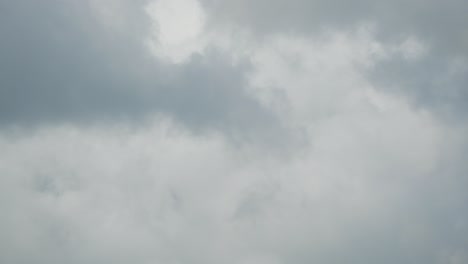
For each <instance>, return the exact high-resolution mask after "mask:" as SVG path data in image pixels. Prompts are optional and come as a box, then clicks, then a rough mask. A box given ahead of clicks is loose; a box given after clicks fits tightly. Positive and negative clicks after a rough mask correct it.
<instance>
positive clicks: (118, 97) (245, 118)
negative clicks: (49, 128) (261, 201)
mask: <svg viewBox="0 0 468 264" xmlns="http://www.w3.org/2000/svg"><path fill="white" fill-rule="evenodd" d="M101 2H102V1H101ZM91 3H92V1H91V2H80V3H77V2H72V1H51V0H50V1H42V2H40V3H39V2H34V1H21V2H12V1H3V2H2V3H1V8H0V9H1V11H0V12H2V15H1V18H0V19H1V26H0V34H1V36H2V44H1V46H0V57H1V60H0V61H1V62H0V72H1V73H0V75H1V76H0V80H1V84H0V85H1V88H0V98H1V99H0V123H1V124H2V125H12V124H13V125H15V124H20V125H24V124H26V125H29V124H33V125H42V124H47V123H51V122H52V123H57V122H68V123H69V122H77V123H83V122H85V123H86V122H107V121H116V120H126V121H131V120H133V121H135V120H141V119H144V118H145V117H148V116H151V115H152V114H155V113H163V114H165V115H169V116H172V117H174V118H175V119H176V120H179V121H181V123H182V124H184V125H186V126H187V127H189V128H190V129H193V130H194V131H203V130H220V131H223V132H226V134H229V135H231V136H233V137H236V138H237V139H238V140H242V138H243V137H244V136H246V137H247V138H248V137H251V136H253V134H252V133H257V132H252V131H254V130H257V129H261V130H264V131H263V132H262V133H266V134H268V132H267V131H273V130H275V129H277V128H280V126H281V125H279V123H278V120H276V118H275V117H274V116H273V114H272V113H270V112H269V111H268V110H267V109H266V108H264V107H262V106H261V105H260V104H259V103H258V102H257V101H256V99H254V98H253V97H252V96H250V95H248V94H247V92H246V90H245V87H246V86H247V84H246V82H245V76H244V75H245V72H246V67H248V65H247V64H245V65H244V66H243V65H239V66H233V65H232V63H231V61H230V60H229V58H228V57H227V56H224V55H223V54H222V53H221V52H218V51H216V50H215V49H212V51H210V52H207V54H205V55H201V54H200V55H193V57H192V58H191V59H190V61H189V62H188V63H186V64H181V65H172V64H168V63H164V62H160V61H158V60H157V59H156V58H155V57H154V56H152V55H151V54H150V53H149V51H148V49H147V48H146V47H145V46H144V41H145V39H146V38H148V35H149V27H150V21H149V17H148V15H147V14H146V13H145V12H144V5H143V2H142V1H137V2H131V3H130V2H129V1H124V2H122V3H121V4H124V6H123V9H124V13H122V14H120V13H118V14H117V15H120V16H123V18H121V20H122V21H120V22H119V23H120V24H118V25H117V26H116V28H112V24H111V25H108V24H109V23H111V22H112V21H111V22H109V23H107V24H106V23H105V22H106V21H104V22H103V21H101V20H100V16H99V14H96V12H97V11H96V10H95V7H94V6H92V5H91ZM116 3H120V2H116ZM109 8H110V7H109ZM265 127H270V128H269V129H266V130H265V129H264V128H265ZM274 127H276V128H274ZM272 128H274V129H272ZM249 131H250V132H249ZM242 134H244V135H242ZM249 134H250V135H249Z"/></svg>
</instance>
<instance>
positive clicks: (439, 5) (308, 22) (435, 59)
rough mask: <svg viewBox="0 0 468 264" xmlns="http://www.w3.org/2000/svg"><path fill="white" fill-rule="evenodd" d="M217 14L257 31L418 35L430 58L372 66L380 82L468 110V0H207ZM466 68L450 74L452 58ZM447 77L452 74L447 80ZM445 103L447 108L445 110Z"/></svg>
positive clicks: (452, 111)
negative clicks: (363, 28) (369, 28)
mask: <svg viewBox="0 0 468 264" xmlns="http://www.w3.org/2000/svg"><path fill="white" fill-rule="evenodd" d="M203 2H204V3H205V5H206V6H207V8H208V9H210V10H213V11H212V12H211V14H212V19H213V20H214V21H216V22H218V23H221V24H223V25H227V26H229V25H241V26H243V27H245V28H248V29H250V30H252V31H253V32H255V33H256V34H257V35H259V36H262V35H269V34H276V33H279V34H280V33H282V32H289V33H294V34H297V35H312V36H314V37H317V36H320V35H321V34H326V33H327V32H329V31H353V30H355V29H356V27H359V26H360V25H363V24H366V23H371V24H374V25H375V26H376V35H375V36H376V37H377V40H379V41H380V42H382V43H384V44H386V45H387V44H388V45H393V44H395V43H398V42H401V41H403V40H404V39H405V38H407V37H417V38H419V39H421V40H422V42H424V43H425V44H427V45H428V46H429V47H430V52H429V53H428V54H427V58H425V59H424V60H420V61H418V62H409V61H406V60H403V59H399V58H395V57H394V56H391V57H390V58H389V59H388V60H384V61H382V63H378V64H377V65H376V69H374V70H371V71H370V72H367V73H366V74H368V75H369V76H370V78H371V80H374V81H375V84H376V86H378V87H380V88H382V89H384V90H388V91H390V92H396V91H397V92H398V93H399V94H401V95H403V96H406V97H409V98H410V99H411V100H414V102H415V103H416V104H417V105H418V106H420V107H424V108H427V109H430V110H435V111H436V112H438V113H440V112H443V115H445V116H446V117H448V118H453V117H457V118H459V117H462V116H465V115H466V113H467V111H466V107H465V102H466V101H467V100H468V97H467V93H468V92H467V87H468V83H467V81H466V78H465V77H464V76H466V75H467V71H468V70H466V63H467V61H468V31H467V30H466V25H467V24H468V17H467V16H466V14H465V13H466V10H468V2H467V1H463V0H449V1H417V0H411V1H388V0H379V1H367V0H359V1H352V2H350V1H341V0H335V1H320V0H318V1H303V0H293V1H283V0H275V1H267V0H264V1H263V0H261V1H254V2H252V1H210V0H206V1H203ZM453 59H455V60H459V61H464V63H465V70H464V71H462V72H460V73H459V74H458V76H450V73H447V69H449V68H450V67H452V66H451V63H450V61H451V60H453ZM444 78H448V80H444ZM441 109H443V110H441Z"/></svg>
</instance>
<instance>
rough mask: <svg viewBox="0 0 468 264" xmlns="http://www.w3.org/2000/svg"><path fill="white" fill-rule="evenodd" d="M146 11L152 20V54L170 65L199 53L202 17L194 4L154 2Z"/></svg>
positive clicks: (190, 0)
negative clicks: (168, 61)
mask: <svg viewBox="0 0 468 264" xmlns="http://www.w3.org/2000/svg"><path fill="white" fill-rule="evenodd" d="M146 11H147V12H148V14H149V15H150V16H151V19H152V20H153V30H154V33H153V34H154V35H153V36H152V38H151V39H150V40H149V45H150V48H151V50H152V52H153V53H154V54H155V55H156V56H158V57H160V58H163V59H168V60H170V61H172V62H174V63H180V62H183V61H185V60H187V59H188V58H189V57H190V56H191V55H192V54H193V53H195V52H200V51H201V50H202V49H203V46H204V45H203V41H204V40H203V39H202V34H203V31H204V26H205V13H204V11H203V9H202V7H201V6H200V4H199V3H198V1H197V0H156V1H154V2H151V3H150V4H149V5H148V6H147V7H146Z"/></svg>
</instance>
